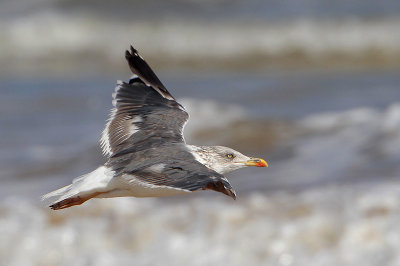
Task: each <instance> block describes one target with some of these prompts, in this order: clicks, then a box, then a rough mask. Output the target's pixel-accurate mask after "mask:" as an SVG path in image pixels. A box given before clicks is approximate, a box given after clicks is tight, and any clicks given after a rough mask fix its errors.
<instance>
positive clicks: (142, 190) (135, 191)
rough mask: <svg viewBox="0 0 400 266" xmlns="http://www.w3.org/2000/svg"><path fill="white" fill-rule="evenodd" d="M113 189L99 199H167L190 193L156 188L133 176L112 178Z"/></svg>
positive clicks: (169, 188)
mask: <svg viewBox="0 0 400 266" xmlns="http://www.w3.org/2000/svg"><path fill="white" fill-rule="evenodd" d="M113 179H114V180H113V183H114V184H113V186H112V187H113V188H114V189H112V190H110V191H109V192H108V193H105V194H103V195H101V196H99V197H102V198H112V197H137V198H144V197H167V196H174V195H181V194H185V193H190V192H191V191H189V190H184V189H179V188H174V187H169V186H158V185H153V184H149V183H146V182H143V181H140V180H139V179H137V178H136V177H135V176H134V175H122V176H119V177H114V178H113Z"/></svg>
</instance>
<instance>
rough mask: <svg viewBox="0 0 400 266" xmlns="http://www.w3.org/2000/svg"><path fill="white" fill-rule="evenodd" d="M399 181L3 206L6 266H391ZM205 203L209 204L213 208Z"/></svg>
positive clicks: (0, 230)
mask: <svg viewBox="0 0 400 266" xmlns="http://www.w3.org/2000/svg"><path fill="white" fill-rule="evenodd" d="M399 195H400V184H399V183H398V182H386V183H380V184H378V183H377V184H374V185H373V186H365V185H357V186H356V185H352V186H337V187H336V186H335V187H325V188H319V189H312V190H307V191H304V192H302V193H286V192H275V193H270V194H252V195H248V196H242V197H239V199H238V200H237V201H236V202H234V201H231V200H228V199H225V198H224V197H223V196H218V195H216V194H213V195H212V198H210V196H211V194H210V196H208V197H201V198H194V199H193V198H190V199H189V198H188V199H183V198H182V199H179V198H177V199H176V200H173V201H171V202H169V201H166V202H165V201H164V202H161V201H157V200H152V199H145V200H143V199H108V200H94V201H92V202H88V203H86V204H85V205H83V206H78V207H73V208H71V209H69V210H65V211H59V212H52V211H51V210H47V209H44V208H40V207H37V206H35V204H31V203H30V202H29V201H28V200H26V199H9V200H6V201H2V202H1V203H0V211H1V215H0V225H1V226H0V235H1V238H0V260H1V261H2V262H3V263H4V265H26V266H29V265H48V266H51V265H111V264H112V265H132V264H135V265H158V264H163V263H165V261H168V264H171V265H188V264H190V265H245V264H246V265H307V266H309V265H311V266H312V265H328V266H329V265H332V266H333V265H365V266H375V265H376V266H380V265H397V263H398V262H399V261H400V255H399V253H398V252H397V251H398V250H399V248H400V231H399V230H398V224H399V222H400V221H399V215H398V212H399V208H400V207H399V206H400V196H399ZM210 200H212V204H211V205H210Z"/></svg>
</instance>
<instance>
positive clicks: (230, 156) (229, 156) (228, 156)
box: [226, 153, 235, 159]
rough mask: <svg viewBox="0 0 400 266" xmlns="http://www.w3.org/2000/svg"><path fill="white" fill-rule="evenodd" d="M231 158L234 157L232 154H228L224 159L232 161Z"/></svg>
mask: <svg viewBox="0 0 400 266" xmlns="http://www.w3.org/2000/svg"><path fill="white" fill-rule="evenodd" d="M233 157H235V156H234V155H233V154H232V153H228V154H227V155H226V158H228V159H232V158H233Z"/></svg>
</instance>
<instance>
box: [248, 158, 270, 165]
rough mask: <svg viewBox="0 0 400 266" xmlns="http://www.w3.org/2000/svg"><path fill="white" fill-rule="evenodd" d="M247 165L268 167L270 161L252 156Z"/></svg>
mask: <svg viewBox="0 0 400 266" xmlns="http://www.w3.org/2000/svg"><path fill="white" fill-rule="evenodd" d="M245 165H246V166H256V167H268V163H267V162H266V161H265V160H263V159H261V158H250V160H248V161H246V162H245Z"/></svg>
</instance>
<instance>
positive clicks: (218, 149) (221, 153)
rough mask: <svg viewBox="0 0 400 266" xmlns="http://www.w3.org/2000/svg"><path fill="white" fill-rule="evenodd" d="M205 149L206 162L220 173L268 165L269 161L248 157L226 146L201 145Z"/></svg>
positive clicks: (204, 158)
mask: <svg viewBox="0 0 400 266" xmlns="http://www.w3.org/2000/svg"><path fill="white" fill-rule="evenodd" d="M201 148H202V150H203V153H202V156H201V158H202V159H203V160H205V161H206V162H205V164H206V165H207V166H208V167H209V168H211V169H213V170H214V171H216V172H218V173H220V174H227V173H230V172H232V171H234V170H237V169H240V168H243V167H246V166H257V167H268V163H267V162H266V161H264V160H263V159H260V158H254V157H248V156H246V155H244V154H242V153H240V152H238V151H235V150H234V149H231V148H228V147H224V146H207V147H204V146H202V147H201Z"/></svg>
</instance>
